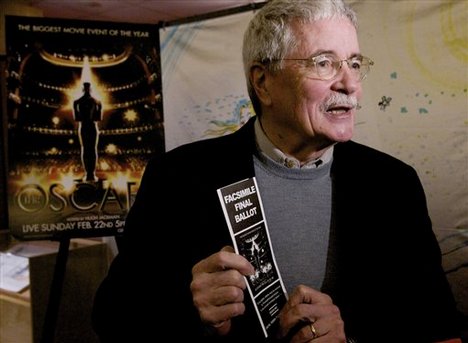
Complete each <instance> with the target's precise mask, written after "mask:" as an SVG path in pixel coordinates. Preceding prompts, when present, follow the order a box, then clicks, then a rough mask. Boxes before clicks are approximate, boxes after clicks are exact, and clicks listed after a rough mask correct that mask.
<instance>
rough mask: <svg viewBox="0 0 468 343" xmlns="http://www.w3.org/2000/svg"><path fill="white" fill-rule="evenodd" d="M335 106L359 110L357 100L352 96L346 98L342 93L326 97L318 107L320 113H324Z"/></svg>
mask: <svg viewBox="0 0 468 343" xmlns="http://www.w3.org/2000/svg"><path fill="white" fill-rule="evenodd" d="M337 106H346V107H350V108H356V109H360V108H361V106H360V105H359V103H358V100H357V98H356V97H354V96H348V95H346V94H343V93H333V94H332V95H331V96H330V97H328V98H327V99H326V100H325V101H324V102H323V104H322V105H321V106H320V107H321V110H322V111H326V110H327V109H329V108H330V107H337Z"/></svg>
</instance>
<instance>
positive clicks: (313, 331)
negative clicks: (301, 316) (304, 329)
mask: <svg viewBox="0 0 468 343" xmlns="http://www.w3.org/2000/svg"><path fill="white" fill-rule="evenodd" d="M309 329H310V332H312V339H315V338H317V337H318V336H319V334H318V332H317V329H316V328H315V326H314V323H310V324H309Z"/></svg>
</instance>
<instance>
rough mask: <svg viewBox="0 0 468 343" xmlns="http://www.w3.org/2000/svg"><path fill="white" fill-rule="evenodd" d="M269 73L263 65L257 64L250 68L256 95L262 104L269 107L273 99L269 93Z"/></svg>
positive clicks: (251, 80)
mask: <svg viewBox="0 0 468 343" xmlns="http://www.w3.org/2000/svg"><path fill="white" fill-rule="evenodd" d="M267 77H268V73H267V70H266V68H265V66H264V65H263V64H261V63H255V64H253V65H252V66H251V67H250V82H251V83H252V86H253V88H254V89H255V93H257V96H258V98H259V100H260V101H261V103H262V104H264V105H269V104H270V103H271V97H270V94H269V92H268V82H267Z"/></svg>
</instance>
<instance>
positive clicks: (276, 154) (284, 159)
mask: <svg viewBox="0 0 468 343" xmlns="http://www.w3.org/2000/svg"><path fill="white" fill-rule="evenodd" d="M255 138H256V140H257V146H258V149H259V150H260V152H261V153H262V154H264V155H265V156H267V157H269V158H271V159H272V160H273V161H275V162H277V163H279V164H281V165H284V166H285V167H287V168H299V169H300V168H305V169H308V168H319V167H320V166H323V165H324V164H327V163H328V162H330V161H331V160H332V158H333V145H332V146H331V147H330V148H329V149H327V150H325V152H324V154H323V155H322V156H321V157H320V158H318V159H315V160H312V161H308V162H307V163H305V164H303V165H301V162H300V161H299V160H298V159H297V158H295V157H293V156H289V155H287V154H285V153H284V152H282V151H281V150H280V149H278V148H277V147H276V146H274V145H273V143H272V142H271V141H270V140H269V139H268V137H267V135H266V134H265V132H264V131H263V128H262V126H261V124H260V120H259V118H258V117H257V119H256V120H255Z"/></svg>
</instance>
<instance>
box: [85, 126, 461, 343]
mask: <svg viewBox="0 0 468 343" xmlns="http://www.w3.org/2000/svg"><path fill="white" fill-rule="evenodd" d="M253 122H254V120H250V121H249V122H248V123H247V124H246V125H244V126H243V127H242V128H241V129H239V130H238V131H237V132H235V133H233V134H230V135H227V136H223V137H218V138H214V139H209V140H202V141H198V142H195V143H191V144H187V145H183V146H180V147H178V148H175V149H173V150H171V151H170V152H168V153H166V154H163V155H161V156H157V157H155V158H154V159H153V160H152V161H151V162H150V163H149V164H148V165H147V168H146V170H145V173H144V176H143V178H142V182H141V185H140V188H139V191H138V194H137V197H136V200H135V203H134V204H133V206H132V209H131V211H130V213H129V214H128V217H127V220H126V227H125V233H124V237H123V240H122V242H121V245H120V246H119V249H120V253H119V255H118V256H117V257H116V258H115V260H114V261H113V263H112V266H111V268H110V270H109V274H108V276H107V278H106V279H105V280H104V281H103V283H102V284H101V286H100V288H99V290H98V292H97V294H96V298H95V305H94V312H93V325H94V328H95V330H96V332H97V333H98V334H99V335H100V336H101V338H102V341H103V342H139V340H138V337H142V339H143V338H144V341H145V342H172V341H174V342H176V341H177V342H179V341H180V342H209V341H220V342H264V341H267V340H265V339H264V338H263V333H262V330H261V328H260V325H259V322H258V319H257V317H256V314H255V312H254V310H253V307H252V304H251V301H250V297H249V294H248V292H246V293H245V299H246V300H245V302H246V306H247V310H246V313H245V314H244V315H243V316H239V317H237V318H235V319H234V320H233V330H232V332H231V334H230V335H229V336H227V337H223V338H219V339H215V338H208V337H207V336H206V329H203V326H202V325H201V323H200V321H199V317H198V314H197V312H196V309H195V308H194V306H193V304H192V300H191V293H190V282H191V268H192V267H193V265H194V264H195V263H197V262H198V261H200V260H201V259H203V258H206V257H207V256H209V255H211V254H213V253H214V252H217V251H218V250H220V249H221V248H222V247H223V246H225V245H228V244H229V245H232V243H231V238H230V234H229V230H228V228H227V225H226V221H225V218H224V214H223V211H222V208H221V205H220V202H219V199H218V195H217V192H216V190H217V189H218V188H220V187H223V186H226V185H228V184H231V183H233V182H236V181H239V180H242V179H244V178H247V177H252V176H254V167H253V158H252V156H253V154H255V149H256V148H255V135H254V125H253ZM331 176H332V180H333V182H332V184H333V197H332V198H333V203H332V217H333V220H332V226H331V237H330V242H331V244H332V245H333V246H334V247H335V249H333V253H332V252H330V253H329V256H328V261H329V262H330V263H329V266H328V268H327V277H326V281H325V283H324V285H323V289H322V290H323V291H324V292H326V293H328V294H329V295H330V296H331V297H332V298H333V300H334V302H335V304H337V305H338V306H339V308H340V311H341V315H342V318H343V320H344V322H345V329H346V332H347V335H349V336H350V337H353V338H356V339H357V341H358V342H359V343H364V342H371V343H382V342H411V343H414V342H421V343H422V342H432V341H436V340H441V339H446V338H450V337H454V336H457V331H456V330H457V327H456V325H457V320H458V317H457V312H456V309H455V302H454V299H453V296H452V294H451V291H450V288H449V285H448V283H447V280H446V278H445V275H444V272H443V270H442V267H441V255H440V250H439V246H438V244H437V241H436V238H435V236H434V234H433V232H432V227H431V221H430V218H429V216H428V210H427V206H426V199H425V195H424V191H423V188H422V186H421V183H420V181H419V178H418V176H417V174H416V172H415V170H414V169H413V168H412V167H410V166H408V165H407V164H404V163H403V162H401V161H399V160H397V159H395V158H393V157H391V156H389V155H387V154H384V153H382V152H379V151H377V150H374V149H372V148H369V147H366V146H364V145H361V144H358V143H355V142H347V143H339V144H337V145H336V146H335V150H334V156H333V165H332V169H331ZM260 192H261V190H260ZM266 220H267V221H268V218H266ZM304 263H307V261H304ZM163 337H170V338H169V339H166V340H164V339H163Z"/></svg>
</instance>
